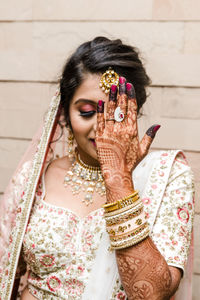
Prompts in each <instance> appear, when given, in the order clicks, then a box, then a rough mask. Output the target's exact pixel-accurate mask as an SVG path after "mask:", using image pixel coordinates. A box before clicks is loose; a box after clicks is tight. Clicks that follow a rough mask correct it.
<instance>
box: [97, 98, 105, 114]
mask: <svg viewBox="0 0 200 300" xmlns="http://www.w3.org/2000/svg"><path fill="white" fill-rule="evenodd" d="M97 112H98V113H103V112H104V101H103V100H99V101H98V103H97Z"/></svg>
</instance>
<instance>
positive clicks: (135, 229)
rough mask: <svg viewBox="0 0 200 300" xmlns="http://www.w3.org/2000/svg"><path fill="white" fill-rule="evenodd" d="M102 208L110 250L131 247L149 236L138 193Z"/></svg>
mask: <svg viewBox="0 0 200 300" xmlns="http://www.w3.org/2000/svg"><path fill="white" fill-rule="evenodd" d="M103 207H104V218H105V221H106V230H107V232H108V234H109V237H110V244H111V249H113V250H115V249H124V248H126V247H130V246H133V245H135V244H137V243H139V242H141V241H142V240H143V239H145V238H146V237H147V236H148V235H149V225H148V222H147V220H146V219H147V217H146V215H145V212H144V206H143V203H142V201H141V199H139V196H138V191H135V192H134V193H132V194H131V195H129V196H127V197H125V198H122V199H121V200H118V201H116V202H114V203H108V204H105V205H104V206H103Z"/></svg>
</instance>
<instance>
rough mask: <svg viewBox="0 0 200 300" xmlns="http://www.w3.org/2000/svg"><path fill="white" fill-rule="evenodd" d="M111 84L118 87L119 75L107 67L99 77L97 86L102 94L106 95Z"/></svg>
mask: <svg viewBox="0 0 200 300" xmlns="http://www.w3.org/2000/svg"><path fill="white" fill-rule="evenodd" d="M112 84H115V85H116V86H118V85H119V75H118V74H117V73H116V72H115V71H114V70H112V69H111V67H109V68H108V70H107V71H106V72H105V73H103V75H102V76H101V79H100V83H99V86H100V88H101V89H102V91H103V92H104V93H106V94H108V93H109V91H110V88H111V85H112Z"/></svg>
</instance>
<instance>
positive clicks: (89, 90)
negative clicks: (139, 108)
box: [69, 74, 108, 166]
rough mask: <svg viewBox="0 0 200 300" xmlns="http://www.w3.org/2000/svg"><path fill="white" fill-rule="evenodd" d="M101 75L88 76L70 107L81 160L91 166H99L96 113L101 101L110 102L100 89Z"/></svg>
mask: <svg viewBox="0 0 200 300" xmlns="http://www.w3.org/2000/svg"><path fill="white" fill-rule="evenodd" d="M100 78H101V76H100V75H96V74H88V75H86V78H85V80H84V81H83V82H82V84H81V85H80V86H79V87H78V89H77V90H76V92H75V94H74V96H73V98H72V100H71V103H70V106H69V117H70V121H71V126H72V131H73V134H74V137H75V140H76V142H77V145H78V151H79V153H80V156H81V159H82V160H83V161H84V162H85V163H86V164H89V165H94V166H96V165H98V164H99V163H98V160H97V151H96V144H95V135H96V121H97V116H96V111H97V103H98V101H99V100H103V101H105V102H107V101H108V95H106V94H105V93H104V92H103V91H102V90H101V88H100V87H99V82H100Z"/></svg>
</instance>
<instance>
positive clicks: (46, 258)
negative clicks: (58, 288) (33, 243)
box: [40, 254, 55, 267]
mask: <svg viewBox="0 0 200 300" xmlns="http://www.w3.org/2000/svg"><path fill="white" fill-rule="evenodd" d="M40 262H41V264H42V265H43V266H45V267H51V266H53V265H54V263H55V257H53V256H52V255H47V254H45V255H43V256H42V257H41V258H40Z"/></svg>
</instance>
